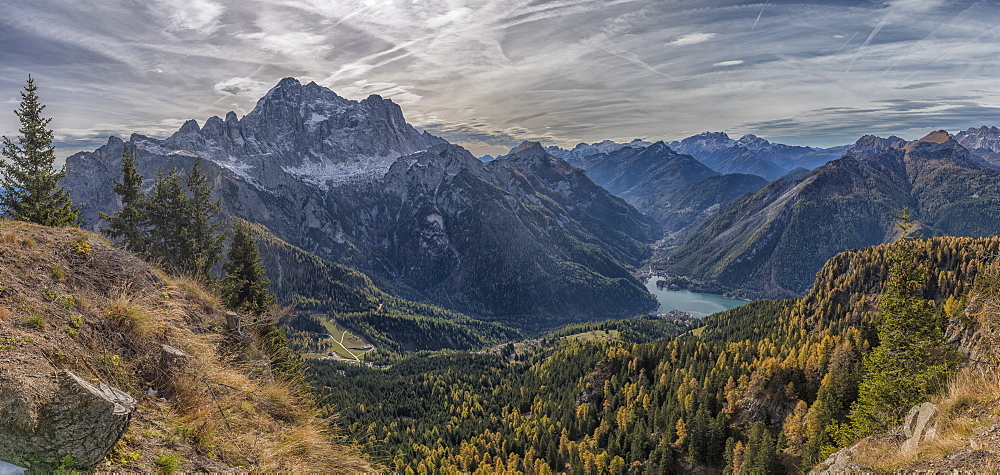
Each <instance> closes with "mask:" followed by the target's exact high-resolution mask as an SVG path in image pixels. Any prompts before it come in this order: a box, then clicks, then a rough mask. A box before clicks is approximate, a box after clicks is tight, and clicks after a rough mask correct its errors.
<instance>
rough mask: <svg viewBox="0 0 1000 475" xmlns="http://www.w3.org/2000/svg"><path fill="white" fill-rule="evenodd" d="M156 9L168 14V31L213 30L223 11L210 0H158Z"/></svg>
mask: <svg viewBox="0 0 1000 475" xmlns="http://www.w3.org/2000/svg"><path fill="white" fill-rule="evenodd" d="M158 9H159V10H160V11H164V12H169V18H170V22H171V25H170V27H169V29H171V30H176V31H182V30H204V29H210V28H213V27H214V26H215V25H216V23H217V21H218V19H219V16H220V15H222V11H223V7H222V5H219V4H218V3H215V2H213V1H210V0H160V1H159V8H158Z"/></svg>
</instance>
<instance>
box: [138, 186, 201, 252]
mask: <svg viewBox="0 0 1000 475" xmlns="http://www.w3.org/2000/svg"><path fill="white" fill-rule="evenodd" d="M145 205H146V206H145V213H146V215H147V219H148V222H149V235H148V239H149V242H148V247H147V249H146V251H145V253H144V254H145V256H146V257H147V258H152V259H160V260H162V261H163V263H164V264H165V265H166V266H167V267H170V268H171V269H174V270H182V271H189V270H190V269H187V267H188V266H186V265H185V263H186V255H185V254H186V250H187V249H188V248H189V247H190V246H189V245H188V244H187V241H188V234H189V231H188V229H187V222H188V221H190V220H189V218H188V214H189V208H190V206H191V205H190V200H189V199H188V197H187V194H186V193H185V191H184V184H183V183H181V177H180V175H178V173H177V169H175V168H171V169H170V171H169V172H167V173H162V172H161V173H157V175H156V181H154V182H153V189H152V190H151V191H150V193H149V197H148V199H147V200H146V202H145Z"/></svg>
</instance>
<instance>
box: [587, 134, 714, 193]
mask: <svg viewBox="0 0 1000 475" xmlns="http://www.w3.org/2000/svg"><path fill="white" fill-rule="evenodd" d="M585 170H586V171H587V176H589V177H590V178H591V179H592V180H594V182H595V183H597V184H599V185H601V186H602V187H604V188H605V189H607V190H608V191H610V192H612V193H614V194H615V195H617V196H620V197H622V198H624V199H625V200H627V201H629V202H630V203H633V204H634V203H636V202H638V201H639V200H641V199H644V198H647V197H649V196H650V195H654V194H659V193H663V192H666V191H669V190H673V189H677V188H680V187H682V186H684V185H686V184H688V183H692V182H695V181H698V180H702V179H705V178H708V177H710V176H715V175H717V174H718V173H717V172H715V171H714V170H712V169H710V168H708V167H706V166H705V165H702V164H701V163H699V162H698V161H697V160H695V159H694V158H692V157H691V156H689V155H681V154H678V153H677V152H674V151H673V150H671V149H670V147H668V146H667V145H666V144H665V143H663V142H656V143H654V144H652V145H650V146H648V147H643V148H632V147H625V148H622V149H619V150H616V151H614V152H611V153H601V154H597V155H591V156H589V157H587V160H586V168H585Z"/></svg>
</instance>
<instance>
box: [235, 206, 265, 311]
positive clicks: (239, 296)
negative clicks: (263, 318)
mask: <svg viewBox="0 0 1000 475" xmlns="http://www.w3.org/2000/svg"><path fill="white" fill-rule="evenodd" d="M222 270H223V271H224V272H225V276H224V277H223V278H222V300H223V302H224V303H225V304H226V306H227V307H229V308H231V309H233V310H239V311H244V312H248V313H251V314H254V315H261V314H264V313H265V312H267V310H268V308H269V307H270V306H271V305H272V304H273V303H274V296H273V295H271V293H270V291H268V286H269V285H270V284H271V282H270V280H268V278H267V277H266V276H265V275H264V265H263V264H262V263H261V261H260V251H259V250H258V248H257V243H256V242H254V240H253V235H252V234H251V232H250V227H249V226H248V225H247V224H246V223H243V222H237V223H236V224H235V225H234V226H233V236H232V240H231V241H230V244H229V252H228V253H227V254H226V262H225V263H224V264H223V265H222Z"/></svg>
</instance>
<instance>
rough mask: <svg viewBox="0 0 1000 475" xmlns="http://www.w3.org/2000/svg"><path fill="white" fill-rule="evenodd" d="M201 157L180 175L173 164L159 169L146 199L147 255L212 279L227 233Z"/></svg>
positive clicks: (190, 272)
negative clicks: (161, 169)
mask: <svg viewBox="0 0 1000 475" xmlns="http://www.w3.org/2000/svg"><path fill="white" fill-rule="evenodd" d="M200 163H201V161H200V160H199V161H197V162H195V164H194V166H193V167H192V168H191V169H190V170H189V171H187V172H186V173H185V174H184V175H183V176H181V175H180V174H179V173H178V172H177V169H175V168H171V169H170V171H169V172H167V173H166V174H164V173H159V174H158V175H157V177H156V181H155V182H154V183H153V190H152V191H151V192H150V194H149V196H148V198H147V199H146V200H145V208H144V209H145V213H146V215H147V216H146V218H147V220H148V221H147V222H148V224H149V241H148V250H147V252H146V253H145V254H146V255H147V257H150V258H154V259H161V260H162V261H163V262H164V263H165V264H166V265H167V266H169V267H171V268H173V269H174V270H176V271H180V272H184V273H188V274H190V275H192V276H193V277H195V278H197V279H199V280H202V281H206V282H207V281H211V280H212V274H211V272H212V268H214V267H215V264H216V263H218V262H219V257H220V256H221V254H222V244H223V241H224V240H225V235H224V234H223V233H221V232H219V229H218V228H219V224H218V223H217V222H216V218H217V217H218V216H219V212H220V206H219V201H212V187H211V186H209V184H208V174H207V173H206V172H203V171H202V170H201V166H200Z"/></svg>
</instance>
